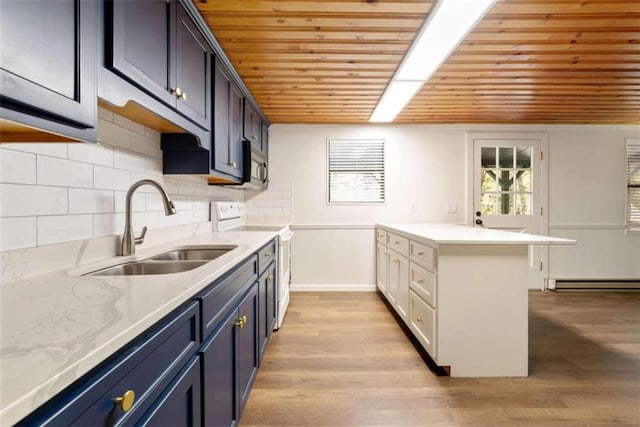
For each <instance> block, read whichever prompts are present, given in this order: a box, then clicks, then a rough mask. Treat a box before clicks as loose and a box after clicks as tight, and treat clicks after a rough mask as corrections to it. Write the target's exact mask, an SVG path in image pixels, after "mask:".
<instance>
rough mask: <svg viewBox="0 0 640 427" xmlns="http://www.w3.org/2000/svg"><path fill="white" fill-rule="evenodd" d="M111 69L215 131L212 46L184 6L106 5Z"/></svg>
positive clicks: (160, 1)
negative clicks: (212, 93) (212, 121)
mask: <svg viewBox="0 0 640 427" xmlns="http://www.w3.org/2000/svg"><path fill="white" fill-rule="evenodd" d="M106 10H107V17H108V18H109V17H110V22H107V28H106V29H107V31H108V32H109V35H110V36H109V37H107V49H106V57H107V58H106V60H107V66H108V67H109V68H110V69H112V70H113V71H115V72H116V73H118V74H119V75H121V76H122V77H124V78H126V79H127V80H129V81H131V82H132V83H134V84H135V85H137V86H138V87H140V88H141V89H143V90H144V91H146V92H147V93H149V94H151V95H152V96H154V97H156V98H157V99H159V100H160V101H162V102H164V103H165V104H167V105H169V106H171V107H172V108H175V109H176V110H178V111H179V112H180V113H182V114H183V115H184V116H185V117H187V118H188V119H190V120H191V121H193V122H194V123H196V124H198V125H199V126H201V127H202V128H203V129H207V130H208V129H210V128H211V94H210V93H211V90H210V85H211V59H210V56H211V48H210V47H209V45H208V43H207V42H206V40H205V38H204V36H203V35H202V33H201V32H200V31H199V29H198V28H197V27H196V24H195V23H194V22H193V20H192V19H191V18H190V17H189V16H188V14H187V12H186V11H185V10H184V7H183V6H182V5H181V4H180V3H178V2H176V1H170V2H167V1H166V0H147V1H126V0H109V1H108V2H107V9H106Z"/></svg>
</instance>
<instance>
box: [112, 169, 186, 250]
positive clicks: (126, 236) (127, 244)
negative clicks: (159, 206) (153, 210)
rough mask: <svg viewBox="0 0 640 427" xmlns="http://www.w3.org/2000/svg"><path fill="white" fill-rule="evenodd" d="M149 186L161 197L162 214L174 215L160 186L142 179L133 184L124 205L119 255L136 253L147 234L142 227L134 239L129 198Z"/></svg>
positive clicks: (145, 229)
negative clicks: (123, 221)
mask: <svg viewBox="0 0 640 427" xmlns="http://www.w3.org/2000/svg"><path fill="white" fill-rule="evenodd" d="M145 184H146V185H151V186H152V187H155V188H156V189H157V190H158V191H159V192H160V195H161V196H162V203H163V204H164V213H165V215H167V216H168V215H173V214H175V213H176V207H175V205H174V204H173V202H172V201H171V198H170V197H169V194H167V190H165V189H164V187H162V186H161V185H160V184H158V183H157V182H155V181H153V180H151V179H142V180H140V181H138V182H136V183H134V184H133V185H132V186H131V188H129V191H127V201H126V205H125V225H124V233H123V234H122V244H121V245H120V255H133V254H135V253H136V245H139V244H141V243H142V242H144V236H145V235H146V234H147V227H146V226H144V227H143V228H142V233H141V234H140V237H135V236H134V234H133V227H131V198H132V197H133V193H134V192H135V191H136V190H137V189H138V188H139V187H141V186H143V185H145Z"/></svg>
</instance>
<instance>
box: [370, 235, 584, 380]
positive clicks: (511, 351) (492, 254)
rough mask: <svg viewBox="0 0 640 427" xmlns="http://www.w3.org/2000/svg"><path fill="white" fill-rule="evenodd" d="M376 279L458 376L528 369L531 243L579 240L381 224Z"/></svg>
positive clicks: (498, 374)
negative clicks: (529, 255)
mask: <svg viewBox="0 0 640 427" xmlns="http://www.w3.org/2000/svg"><path fill="white" fill-rule="evenodd" d="M376 241H377V243H376V264H377V267H376V270H377V272H376V273H377V274H376V282H377V287H378V289H379V291H380V292H381V293H382V294H383V295H384V297H385V298H386V299H387V301H388V302H389V304H390V305H391V306H392V307H393V308H394V309H395V311H396V312H397V313H398V316H399V317H400V318H401V319H402V320H403V321H404V323H405V324H406V325H407V327H408V328H409V329H410V330H411V332H412V333H413V334H414V335H415V337H416V338H417V340H418V341H419V342H420V344H421V345H422V346H423V347H424V348H425V350H426V351H427V352H428V353H429V355H430V356H431V358H432V359H433V361H434V362H435V363H436V364H437V365H438V366H441V367H445V368H446V369H447V370H448V371H449V373H450V375H451V376H458V377H525V376H527V375H528V341H529V338H528V286H527V277H528V269H529V258H528V248H529V245H556V244H563V245H564V244H575V241H574V240H569V239H560V238H555V237H548V236H538V235H531V234H523V233H512V232H507V231H500V230H490V229H484V228H476V227H469V226H463V225H455V224H428V223H384V224H376Z"/></svg>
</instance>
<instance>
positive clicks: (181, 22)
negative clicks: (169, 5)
mask: <svg viewBox="0 0 640 427" xmlns="http://www.w3.org/2000/svg"><path fill="white" fill-rule="evenodd" d="M176 20H177V23H176V41H175V44H176V77H175V81H176V87H177V88H180V92H181V93H182V94H181V95H179V96H178V101H177V108H178V111H180V112H181V113H183V114H184V115H185V116H187V117H189V118H190V119H191V120H193V121H194V122H196V123H197V124H199V125H200V126H202V127H203V128H205V129H210V128H211V60H210V56H211V48H210V47H209V45H208V44H207V42H206V41H205V39H204V36H203V35H202V34H201V33H200V31H199V30H198V28H197V27H196V24H195V23H194V22H193V21H192V20H191V18H190V17H189V15H187V12H186V11H185V10H184V8H183V7H182V5H181V4H180V3H178V4H177V5H176Z"/></svg>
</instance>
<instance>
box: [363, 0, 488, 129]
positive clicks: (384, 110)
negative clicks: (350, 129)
mask: <svg viewBox="0 0 640 427" xmlns="http://www.w3.org/2000/svg"><path fill="white" fill-rule="evenodd" d="M495 2H496V0H439V1H438V2H437V3H436V4H435V5H434V6H433V10H432V11H431V13H430V14H429V16H428V17H427V19H426V21H425V23H424V24H423V26H422V28H421V29H420V31H419V32H418V35H417V36H416V39H415V40H414V41H413V44H412V45H411V47H410V48H409V50H408V52H407V54H406V56H405V57H404V59H403V60H402V62H401V63H400V66H399V67H398V69H397V70H396V73H395V75H394V76H393V78H392V79H391V82H389V85H388V86H387V88H386V89H385V91H384V94H383V95H382V97H381V98H380V101H379V102H378V105H377V106H376V108H375V110H374V111H373V114H371V117H370V118H369V121H372V122H392V121H393V120H394V119H395V118H396V116H397V115H398V114H400V111H402V109H403V108H404V107H405V105H407V104H408V103H409V101H410V100H411V97H413V95H415V94H416V93H417V92H418V90H419V89H420V87H422V85H423V84H424V83H425V82H426V81H427V80H429V78H430V77H431V76H432V75H433V73H434V72H435V71H436V70H437V69H438V67H440V65H441V64H442V63H443V62H444V61H445V60H446V59H447V58H448V57H449V55H450V54H451V52H453V50H454V49H455V48H456V47H457V46H458V44H460V42H461V41H462V40H463V39H464V38H465V37H466V36H467V34H469V32H471V30H472V29H473V27H475V26H476V24H477V23H478V22H479V21H480V20H481V19H482V17H483V16H484V15H485V14H486V13H487V11H488V10H489V9H490V8H491V6H493V4H494V3H495ZM409 83H411V84H412V85H409ZM415 85H418V87H417V89H415ZM408 87H411V88H412V89H413V90H414V91H413V94H412V95H411V97H409V98H408V99H407V98H406V94H407V93H408V92H409V90H408ZM394 88H397V89H394ZM395 90H400V91H402V92H403V93H402V94H400V95H394V94H393V93H392V92H393V91H395ZM395 99H397V100H399V101H402V102H403V103H402V104H401V105H399V106H393V105H389V103H392V102H394V101H393V100H395Z"/></svg>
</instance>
